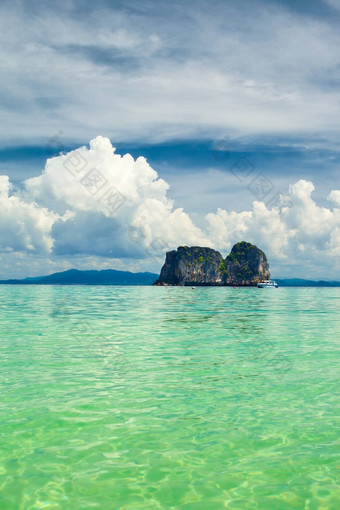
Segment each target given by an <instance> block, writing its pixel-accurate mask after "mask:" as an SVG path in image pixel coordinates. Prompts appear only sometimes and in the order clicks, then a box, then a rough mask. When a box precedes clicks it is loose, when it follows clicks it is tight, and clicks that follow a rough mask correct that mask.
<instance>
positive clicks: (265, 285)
mask: <svg viewBox="0 0 340 510" xmlns="http://www.w3.org/2000/svg"><path fill="white" fill-rule="evenodd" d="M257 286H258V287H259V288H260V289H266V288H268V289H277V288H278V284H277V283H276V282H275V281H274V280H262V282H258V284H257Z"/></svg>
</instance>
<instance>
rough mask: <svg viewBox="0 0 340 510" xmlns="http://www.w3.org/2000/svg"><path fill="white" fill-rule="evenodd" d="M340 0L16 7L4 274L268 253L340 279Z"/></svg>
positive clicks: (7, 114)
mask: <svg viewBox="0 0 340 510" xmlns="http://www.w3.org/2000/svg"><path fill="white" fill-rule="evenodd" d="M339 23H340V2H339V0H309V1H307V0H294V1H289V0H286V1H283V0H266V1H260V0H238V2H233V1H228V0H210V1H209V2H208V1H205V0H197V1H193V2H184V1H183V0H182V1H177V0H175V1H174V2H171V3H170V2H165V1H163V0H157V1H156V0H144V1H143V2H140V1H138V2H137V1H132V0H124V1H109V0H98V1H97V2H90V1H89V0H74V1H71V0H61V1H59V2H52V1H46V0H45V1H40V0H31V1H23V0H22V1H20V0H17V1H15V0H11V1H7V0H3V1H2V2H1V5H0V39H1V44H0V61H1V80H0V101H1V105H0V108H1V113H2V119H3V120H2V122H1V124H0V138H1V144H0V278H22V277H26V276H37V275H43V274H49V273H53V272H56V271H62V270H66V269H70V268H78V269H108V268H114V269H124V270H131V271H153V272H156V273H158V272H159V270H160V268H161V266H162V263H163V261H164V255H165V252H166V251H169V250H171V249H176V248H177V246H179V245H188V246H192V245H200V246H210V247H212V248H215V249H218V250H220V251H221V252H222V254H223V255H224V256H226V255H227V254H228V253H229V251H230V249H231V247H232V246H233V244H234V243H236V242H238V241H241V240H246V241H249V242H252V243H255V244H256V245H257V246H259V248H261V249H263V250H264V251H265V253H266V254H267V256H268V258H269V261H270V267H271V273H272V276H273V277H276V278H280V277H281V278H283V277H301V278H310V279H327V280H340V182H339V181H340V179H339V170H340V147H339V139H340V115H339V113H340V111H339V110H340V88H339V82H340V53H339V50H338V48H339V47H340V30H339Z"/></svg>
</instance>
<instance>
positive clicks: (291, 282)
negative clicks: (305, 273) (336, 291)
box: [275, 278, 340, 287]
mask: <svg viewBox="0 0 340 510" xmlns="http://www.w3.org/2000/svg"><path fill="white" fill-rule="evenodd" d="M275 281H276V282H277V283H278V285H279V286H281V287H340V282H327V281H325V280H319V281H314V280H303V279H302V278H288V279H283V280H278V279H276V280H275Z"/></svg>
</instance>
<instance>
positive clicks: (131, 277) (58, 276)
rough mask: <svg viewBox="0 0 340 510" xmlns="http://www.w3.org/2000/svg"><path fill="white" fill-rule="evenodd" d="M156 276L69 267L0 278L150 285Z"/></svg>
mask: <svg viewBox="0 0 340 510" xmlns="http://www.w3.org/2000/svg"><path fill="white" fill-rule="evenodd" d="M157 278H158V274H154V273H131V272H129V271H116V270H115V269H105V270H102V271H79V270H78V269H70V270H69V271H63V272H61V273H54V274H50V275H48V276H38V277H36V278H25V279H24V280H0V284H3V285H152V284H153V283H154V282H155V281H156V280H157Z"/></svg>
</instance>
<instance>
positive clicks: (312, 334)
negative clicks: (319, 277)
mask: <svg viewBox="0 0 340 510" xmlns="http://www.w3.org/2000/svg"><path fill="white" fill-rule="evenodd" d="M339 305H340V289H320V288H317V289H308V288H307V289H303V288H295V289H287V288H279V289H277V290H274V289H272V290H269V289H251V288H248V289H233V288H196V289H195V290H192V289H191V288H161V287H48V286H46V287H39V286H29V287H24V286H18V287H16V286H0V314H1V315H0V338H1V342H0V367H1V372H0V392H1V399H0V422H1V427H0V508H1V510H2V509H5V510H12V509H19V510H28V509H32V510H33V509H51V510H52V509H53V510H54V509H75V510H76V509H77V510H78V509H96V508H98V509H104V510H106V509H107V510H112V509H120V510H128V509H133V510H137V509H155V510H156V509H176V510H177V509H188V510H189V509H192V510H196V509H208V510H215V509H216V510H218V509H242V510H243V509H259V510H266V509H269V510H275V509H305V510H314V509H315V510H316V509H320V510H326V509H327V510H328V509H334V510H338V509H339V508H340V486H339V479H340V455H339V453H340V452H339V450H340V447H339V393H340V385H339V378H340V371H339V365H338V362H339V350H340V349H339V345H340V321H339Z"/></svg>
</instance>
